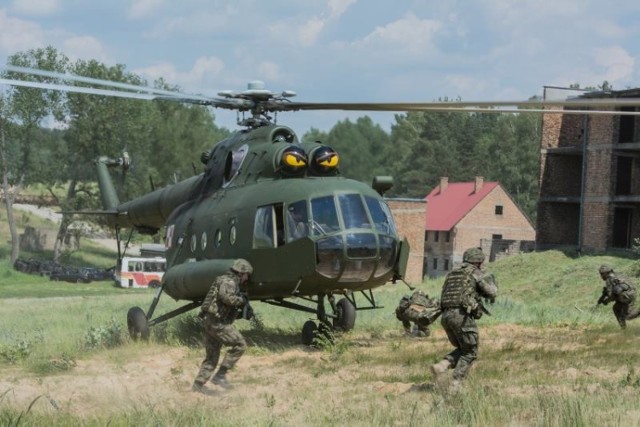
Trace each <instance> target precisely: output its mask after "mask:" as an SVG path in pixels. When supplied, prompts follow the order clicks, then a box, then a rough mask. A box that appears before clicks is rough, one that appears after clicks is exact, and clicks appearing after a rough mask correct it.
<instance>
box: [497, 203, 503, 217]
mask: <svg viewBox="0 0 640 427" xmlns="http://www.w3.org/2000/svg"><path fill="white" fill-rule="evenodd" d="M503 208H504V207H503V206H502V205H496V215H502V211H503Z"/></svg>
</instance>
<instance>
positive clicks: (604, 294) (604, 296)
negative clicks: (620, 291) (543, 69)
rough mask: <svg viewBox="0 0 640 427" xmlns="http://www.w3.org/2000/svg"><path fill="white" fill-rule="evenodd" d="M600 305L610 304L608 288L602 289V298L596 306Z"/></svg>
mask: <svg viewBox="0 0 640 427" xmlns="http://www.w3.org/2000/svg"><path fill="white" fill-rule="evenodd" d="M600 304H604V305H607V304H609V296H608V295H607V287H606V286H605V287H603V288H602V295H600V298H598V303H597V304H596V306H598V305H600Z"/></svg>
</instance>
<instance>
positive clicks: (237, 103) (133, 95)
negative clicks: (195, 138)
mask: <svg viewBox="0 0 640 427" xmlns="http://www.w3.org/2000/svg"><path fill="white" fill-rule="evenodd" d="M0 84H6V85H10V86H20V87H30V88H36V89H46V90H57V91H61V92H72V93H84V94H88V95H103V96H112V97H117V98H127V99H142V100H148V101H151V100H161V101H172V102H184V103H190V104H197V105H207V106H213V107H218V108H226V109H231V110H240V111H243V110H249V109H251V107H252V106H253V103H252V102H250V101H247V100H243V99H219V98H207V97H203V96H196V95H193V96H192V95H186V94H183V93H180V92H170V91H162V92H165V93H166V95H164V94H153V93H137V92H128V91H118V90H110V89H98V88H94V87H84V86H69V85H60V84H54V83H44V82H32V81H26V80H12V79H3V78H0ZM123 85H125V86H131V87H132V88H135V89H136V90H138V89H140V90H143V89H144V88H143V87H141V86H135V85H126V84H123Z"/></svg>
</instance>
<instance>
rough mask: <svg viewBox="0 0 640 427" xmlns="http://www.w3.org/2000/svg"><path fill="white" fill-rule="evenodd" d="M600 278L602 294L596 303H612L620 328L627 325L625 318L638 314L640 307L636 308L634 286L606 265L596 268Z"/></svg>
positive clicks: (632, 317)
mask: <svg viewBox="0 0 640 427" xmlns="http://www.w3.org/2000/svg"><path fill="white" fill-rule="evenodd" d="M598 272H599V273H600V278H601V279H602V280H604V281H605V286H604V288H602V295H601V296H600V299H598V305H600V304H604V305H607V304H609V303H610V302H611V301H614V304H613V314H614V315H615V316H616V319H617V320H618V324H619V325H620V327H621V328H622V329H625V328H626V327H627V320H631V319H635V318H636V317H638V316H640V309H638V308H636V306H635V303H636V287H635V286H634V284H633V283H632V282H631V280H629V278H627V277H625V276H621V275H620V276H619V275H617V274H615V273H614V272H613V268H611V267H610V266H608V265H601V266H600V268H599V269H598Z"/></svg>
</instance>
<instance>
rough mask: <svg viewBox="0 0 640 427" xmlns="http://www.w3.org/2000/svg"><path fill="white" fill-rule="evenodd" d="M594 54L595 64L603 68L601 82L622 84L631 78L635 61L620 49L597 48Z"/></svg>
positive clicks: (614, 47) (618, 47)
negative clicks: (619, 82) (620, 82)
mask: <svg viewBox="0 0 640 427" xmlns="http://www.w3.org/2000/svg"><path fill="white" fill-rule="evenodd" d="M594 54H595V61H596V63H597V64H598V65H601V66H603V67H604V68H605V71H604V76H603V80H607V81H609V83H613V82H616V81H623V82H624V81H628V80H629V78H631V77H632V76H633V69H634V65H635V59H634V58H633V57H632V56H631V55H629V53H628V52H627V51H626V50H625V49H623V48H622V47H620V46H612V47H608V48H598V49H595V51H594Z"/></svg>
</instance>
